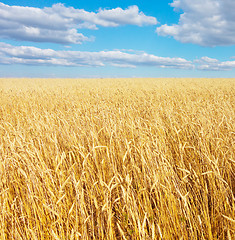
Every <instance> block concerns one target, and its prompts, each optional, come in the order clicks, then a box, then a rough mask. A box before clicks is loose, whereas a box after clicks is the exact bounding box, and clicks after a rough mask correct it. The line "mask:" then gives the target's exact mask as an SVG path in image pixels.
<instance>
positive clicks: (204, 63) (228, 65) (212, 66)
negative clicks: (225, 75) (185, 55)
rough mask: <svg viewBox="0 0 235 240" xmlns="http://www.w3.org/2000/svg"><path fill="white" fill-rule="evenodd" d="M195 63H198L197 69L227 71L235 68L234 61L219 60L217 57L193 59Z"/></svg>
mask: <svg viewBox="0 0 235 240" xmlns="http://www.w3.org/2000/svg"><path fill="white" fill-rule="evenodd" d="M194 62H195V63H197V64H198V67H197V69H199V70H207V71H228V70H232V69H233V68H235V61H225V62H220V61H219V60H217V59H214V58H209V57H202V58H201V59H199V60H195V61H194Z"/></svg>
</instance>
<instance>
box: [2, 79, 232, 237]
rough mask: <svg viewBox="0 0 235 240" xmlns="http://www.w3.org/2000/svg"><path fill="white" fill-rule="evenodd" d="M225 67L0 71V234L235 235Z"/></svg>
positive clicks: (228, 89)
mask: <svg viewBox="0 0 235 240" xmlns="http://www.w3.org/2000/svg"><path fill="white" fill-rule="evenodd" d="M234 111H235V79H77V80H76V79H0V239H2V240H4V239H22V240H25V239H45V240H46V239H71V240H72V239H94V240H96V239H146V240H147V239H165V240H170V239H182V240H183V239H185V240H187V239H191V240H194V239H235V227H234V226H235V211H234V209H235V201H234V200H235V195H234V193H235V147H234V144H235V129H234V126H235V122H234V121H235V112H234Z"/></svg>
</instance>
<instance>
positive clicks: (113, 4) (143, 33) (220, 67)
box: [0, 0, 235, 78]
mask: <svg viewBox="0 0 235 240" xmlns="http://www.w3.org/2000/svg"><path fill="white" fill-rule="evenodd" d="M234 10H235V1H234V0H197V1H192V0H170V1H169V0H151V1H149V0H145V1H143V0H142V1H140V0H137V1H132V0H125V1H124V0H116V1H111V0H99V1H94V0H93V1H91V0H79V1H62V2H60V1H52V0H47V1H45V0H37V1H19V0H18V1H1V2H0V77H61V78H83V77H235V14H234Z"/></svg>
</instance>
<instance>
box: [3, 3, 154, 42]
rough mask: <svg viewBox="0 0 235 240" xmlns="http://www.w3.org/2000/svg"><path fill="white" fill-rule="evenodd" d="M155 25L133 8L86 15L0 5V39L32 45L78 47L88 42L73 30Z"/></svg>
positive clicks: (65, 9)
mask: <svg viewBox="0 0 235 240" xmlns="http://www.w3.org/2000/svg"><path fill="white" fill-rule="evenodd" d="M127 24H128V25H137V26H144V25H155V24H157V20H156V18H155V17H151V16H146V15H145V14H144V13H143V12H141V11H139V8H138V7H137V6H130V7H128V8H127V9H122V8H114V9H99V10H98V11H97V12H88V11H85V10H83V9H75V8H73V7H65V6H64V5H63V4H61V3H58V4H54V5H52V7H45V8H42V9H41V8H34V7H22V6H9V5H6V4H3V3H1V2H0V37H1V38H9V39H15V40H26V41H35V42H53V43H61V44H70V43H75V44H79V43H82V42H84V41H89V40H90V39H89V38H88V37H86V36H84V35H83V34H82V33H78V32H77V29H81V28H87V29H97V28H98V26H102V27H117V26H120V25H127Z"/></svg>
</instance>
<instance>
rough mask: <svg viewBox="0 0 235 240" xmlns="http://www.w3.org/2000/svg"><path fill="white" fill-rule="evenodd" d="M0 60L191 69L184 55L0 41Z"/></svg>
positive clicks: (16, 62) (62, 64) (47, 63)
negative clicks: (63, 48) (58, 48)
mask: <svg viewBox="0 0 235 240" xmlns="http://www.w3.org/2000/svg"><path fill="white" fill-rule="evenodd" d="M0 63H2V64H32V65H60V66H105V65H112V66H116V67H137V66H152V67H161V68H181V69H192V68H193V67H194V66H193V64H192V63H191V62H190V61H187V60H185V59H183V58H169V57H158V56H155V55H152V54H147V53H144V52H136V53H135V52H134V53H127V52H122V51H119V50H115V51H100V52H81V51H55V50H52V49H41V48H36V47H29V46H12V45H10V44H6V43H0Z"/></svg>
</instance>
